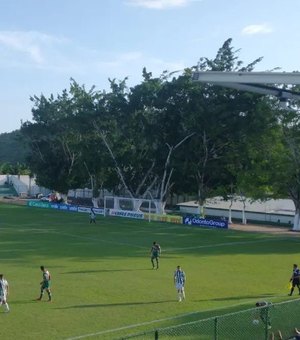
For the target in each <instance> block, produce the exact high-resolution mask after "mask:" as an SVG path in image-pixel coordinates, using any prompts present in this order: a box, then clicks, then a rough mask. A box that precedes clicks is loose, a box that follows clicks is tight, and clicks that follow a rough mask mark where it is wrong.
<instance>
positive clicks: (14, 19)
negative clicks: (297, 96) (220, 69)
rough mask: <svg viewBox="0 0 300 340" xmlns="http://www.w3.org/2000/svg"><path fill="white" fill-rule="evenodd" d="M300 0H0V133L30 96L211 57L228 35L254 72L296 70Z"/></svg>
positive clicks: (24, 112)
mask: <svg viewBox="0 0 300 340" xmlns="http://www.w3.org/2000/svg"><path fill="white" fill-rule="evenodd" d="M299 13H300V1H299V0H285V1H282V0H280V1H279V0H251V1H246V0H227V1H225V0H0V133H3V132H11V131H13V130H16V129H19V128H20V122H21V120H22V121H26V120H31V117H32V115H31V108H32V103H31V102H30V100H29V97H30V96H32V95H38V96H39V95H40V94H41V93H43V94H44V95H45V96H47V97H48V96H49V95H50V94H51V93H53V94H54V95H56V94H58V93H61V92H62V90H63V89H65V88H67V89H68V88H69V84H70V78H74V79H75V80H76V81H77V82H78V83H79V84H85V86H86V88H87V89H89V88H90V87H91V86H93V85H95V86H96V89H98V90H103V89H108V88H109V83H108V78H116V79H123V78H124V77H128V78H129V80H128V84H129V85H136V84H138V83H139V82H140V80H141V73H142V68H143V67H144V66H145V67H146V68H147V70H148V71H151V72H152V73H153V75H155V76H158V75H160V74H161V73H162V72H163V71H164V70H168V71H176V70H182V69H183V68H185V67H189V66H193V65H196V64H197V61H198V60H199V58H200V57H208V58H213V57H214V56H215V55H216V53H217V50H218V49H219V47H220V46H221V45H222V44H223V42H224V41H225V40H226V39H228V38H232V39H233V46H234V47H235V48H236V49H241V51H240V52H239V56H240V58H241V59H242V60H243V61H244V62H245V63H248V62H251V61H253V60H254V59H256V58H258V57H261V56H262V57H264V59H263V62H261V63H260V65H259V66H258V67H257V68H256V71H265V70H271V69H274V68H275V67H281V71H288V72H290V71H295V70H300V20H299Z"/></svg>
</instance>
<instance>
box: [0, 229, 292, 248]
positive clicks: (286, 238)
mask: <svg viewBox="0 0 300 340" xmlns="http://www.w3.org/2000/svg"><path fill="white" fill-rule="evenodd" d="M30 225H31V226H33V225H34V224H30ZM36 225H40V224H36ZM3 229H8V230H10V231H11V229H10V228H0V230H3ZM15 230H18V231H19V232H20V231H22V232H24V231H38V232H40V233H45V234H57V235H63V236H69V237H74V238H78V239H82V240H88V241H94V242H102V243H109V244H116V245H122V246H130V247H133V248H139V249H146V248H147V247H144V246H140V245H137V244H132V243H128V242H116V241H111V240H103V239H98V238H95V237H89V236H81V235H77V234H72V233H66V232H61V231H56V230H53V229H52V230H49V229H38V228H37V229H35V228H30V229H27V228H14V231H15ZM286 240H293V241H294V242H296V241H298V240H295V239H291V238H289V237H278V238H270V239H269V238H266V239H262V240H261V239H260V240H253V241H236V242H226V243H216V244H206V245H198V246H192V247H180V248H164V249H163V251H164V253H173V252H178V251H184V250H192V249H203V248H215V247H228V246H234V245H247V244H256V243H265V242H267V243H268V242H277V241H278V242H279V241H280V242H281V241H286Z"/></svg>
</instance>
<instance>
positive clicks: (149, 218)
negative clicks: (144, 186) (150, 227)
mask: <svg viewBox="0 0 300 340" xmlns="http://www.w3.org/2000/svg"><path fill="white" fill-rule="evenodd" d="M150 214H151V201H150V200H149V217H148V222H150V221H151V216H150Z"/></svg>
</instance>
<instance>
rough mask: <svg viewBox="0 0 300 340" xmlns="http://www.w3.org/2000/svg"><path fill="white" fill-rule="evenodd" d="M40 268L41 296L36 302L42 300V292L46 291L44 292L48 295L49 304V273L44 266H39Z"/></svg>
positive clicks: (50, 296) (50, 295)
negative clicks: (41, 274) (41, 279)
mask: <svg viewBox="0 0 300 340" xmlns="http://www.w3.org/2000/svg"><path fill="white" fill-rule="evenodd" d="M40 268H41V271H42V272H43V281H42V282H41V283H40V285H41V295H40V297H39V298H38V299H37V300H39V301H41V300H42V298H43V295H44V291H45V290H46V292H47V294H48V302H51V300H52V294H51V290H50V284H51V275H50V273H49V271H48V270H47V269H46V268H45V267H44V266H41V267H40Z"/></svg>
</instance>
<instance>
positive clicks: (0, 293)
mask: <svg viewBox="0 0 300 340" xmlns="http://www.w3.org/2000/svg"><path fill="white" fill-rule="evenodd" d="M8 292H9V286H8V282H7V280H6V279H5V278H4V276H3V274H0V305H4V308H5V312H9V306H8V303H7V296H8Z"/></svg>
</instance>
